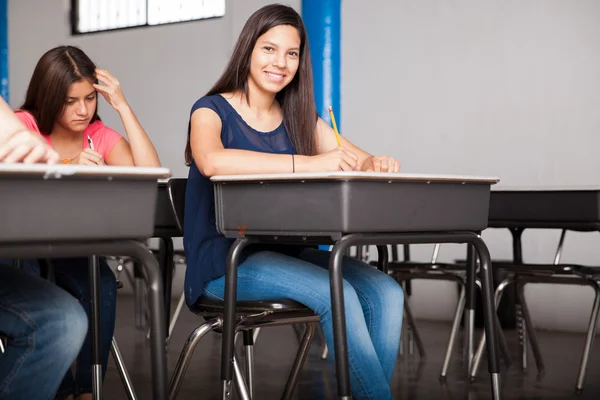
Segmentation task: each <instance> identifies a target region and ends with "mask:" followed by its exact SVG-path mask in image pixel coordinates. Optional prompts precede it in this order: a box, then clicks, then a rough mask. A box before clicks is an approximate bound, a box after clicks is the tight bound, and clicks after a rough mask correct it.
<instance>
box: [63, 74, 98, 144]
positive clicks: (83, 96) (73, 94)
mask: <svg viewBox="0 0 600 400" xmlns="http://www.w3.org/2000/svg"><path fill="white" fill-rule="evenodd" d="M95 111H96V89H94V87H93V86H92V83H91V82H90V81H89V80H88V79H85V78H84V79H82V80H80V81H78V82H73V83H72V84H71V86H70V87H69V91H68V93H67V98H66V100H65V107H64V109H63V112H62V114H61V115H60V117H58V121H57V122H56V123H57V124H58V125H60V126H61V127H62V128H64V129H66V130H68V131H71V132H81V133H83V131H84V130H85V128H87V127H88V125H89V124H90V121H91V119H92V117H93V116H94V112H95Z"/></svg>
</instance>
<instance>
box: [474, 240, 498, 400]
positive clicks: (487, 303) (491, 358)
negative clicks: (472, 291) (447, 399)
mask: <svg viewBox="0 0 600 400" xmlns="http://www.w3.org/2000/svg"><path fill="white" fill-rule="evenodd" d="M471 244H472V245H473V246H474V247H475V249H476V251H477V253H478V255H479V261H480V274H481V286H482V295H483V314H484V319H485V335H486V337H487V353H488V370H489V372H490V375H491V380H492V398H493V399H494V400H499V399H500V358H499V357H498V340H497V336H496V335H497V332H496V329H495V322H494V313H495V307H494V287H493V274H492V262H491V257H490V252H489V250H488V248H487V246H486V245H485V243H484V242H483V240H482V239H481V236H479V235H477V236H476V237H474V238H473V239H472V241H471ZM473 286H474V285H473Z"/></svg>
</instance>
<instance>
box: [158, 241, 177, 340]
mask: <svg viewBox="0 0 600 400" xmlns="http://www.w3.org/2000/svg"><path fill="white" fill-rule="evenodd" d="M160 243H161V245H160V251H159V253H160V257H161V267H162V274H163V276H162V279H163V289H164V293H165V321H167V323H168V321H170V320H171V290H172V288H173V267H174V261H173V253H174V250H173V239H172V238H170V237H165V238H160ZM165 327H166V329H167V332H166V335H167V338H168V337H169V328H168V326H165Z"/></svg>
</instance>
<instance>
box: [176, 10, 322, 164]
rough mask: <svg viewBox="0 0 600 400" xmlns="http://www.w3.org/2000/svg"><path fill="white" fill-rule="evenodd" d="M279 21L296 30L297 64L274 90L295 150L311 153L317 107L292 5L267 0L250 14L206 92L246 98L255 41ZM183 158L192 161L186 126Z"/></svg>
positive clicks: (305, 43)
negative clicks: (288, 78)
mask: <svg viewBox="0 0 600 400" xmlns="http://www.w3.org/2000/svg"><path fill="white" fill-rule="evenodd" d="M279 25H290V26H293V27H294V28H296V29H297V30H298V34H299V35H300V64H299V66H298V71H297V72H296V75H295V76H294V79H292V81H291V82H290V83H289V84H288V85H287V86H286V87H285V88H283V89H282V90H281V91H280V92H279V93H277V96H276V98H277V101H279V103H280V104H281V108H282V110H283V121H284V125H285V128H286V130H287V133H288V135H289V137H290V140H291V142H292V144H293V145H294V148H295V150H296V152H297V153H298V154H302V155H314V154H316V142H315V135H314V132H315V127H316V125H317V108H316V105H315V95H314V89H313V74H312V64H311V61H310V52H309V48H308V37H307V34H306V28H305V27H304V23H303V22H302V17H300V15H299V14H298V13H297V12H296V11H295V10H294V9H293V8H291V7H288V6H284V5H281V4H271V5H268V6H265V7H263V8H261V9H260V10H258V11H256V12H255V13H254V14H252V16H250V18H248V21H246V25H244V28H243V29H242V32H241V33H240V37H239V38H238V41H237V44H236V45H235V49H234V50H233V54H232V56H231V59H230V60H229V63H228V64H227V67H226V68H225V71H224V72H223V74H222V75H221V77H220V78H219V80H218V81H217V83H215V85H214V86H213V87H212V88H211V89H210V90H209V91H208V93H207V94H206V95H207V96H210V95H214V94H218V93H228V92H241V93H242V94H243V95H244V96H245V97H246V99H247V98H248V75H249V74H250V59H251V57H252V51H253V50H254V46H255V45H256V41H257V40H258V38H259V37H260V36H262V35H263V34H264V33H266V32H267V31H268V30H269V29H271V28H274V27H276V26H279ZM185 162H186V164H187V165H190V164H191V163H192V149H191V146H190V128H189V127H188V139H187V145H186V147H185Z"/></svg>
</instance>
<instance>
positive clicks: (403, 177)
mask: <svg viewBox="0 0 600 400" xmlns="http://www.w3.org/2000/svg"><path fill="white" fill-rule="evenodd" d="M298 180H330V181H347V180H369V181H407V182H415V181H430V182H433V181H436V182H473V183H485V184H496V183H498V182H499V178H496V177H482V176H468V175H433V174H406V173H388V172H359V171H352V172H304V173H287V174H251V175H217V176H213V177H212V178H211V181H212V182H214V183H219V182H246V181H248V182H249V181H298Z"/></svg>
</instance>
